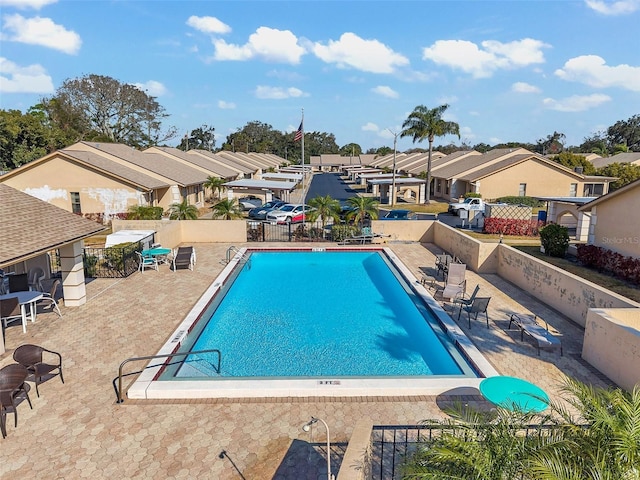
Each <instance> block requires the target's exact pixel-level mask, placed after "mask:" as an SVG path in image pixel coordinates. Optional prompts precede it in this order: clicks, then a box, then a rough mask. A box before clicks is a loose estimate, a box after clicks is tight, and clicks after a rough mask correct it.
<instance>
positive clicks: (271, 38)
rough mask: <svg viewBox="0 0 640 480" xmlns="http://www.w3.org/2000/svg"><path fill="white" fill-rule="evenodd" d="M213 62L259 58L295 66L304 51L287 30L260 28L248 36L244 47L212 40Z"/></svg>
mask: <svg viewBox="0 0 640 480" xmlns="http://www.w3.org/2000/svg"><path fill="white" fill-rule="evenodd" d="M213 46H214V48H215V53H214V56H213V58H214V59H215V60H220V61H223V60H238V61H243V60H250V59H252V58H259V59H262V60H264V61H267V62H279V63H290V64H292V65H297V64H299V63H300V58H301V57H302V55H304V54H305V53H306V52H305V49H304V48H302V47H301V46H300V45H299V44H298V39H297V37H296V36H295V35H294V34H293V33H291V32H290V31H289V30H276V29H273V28H269V27H260V28H258V29H257V30H256V33H252V34H251V35H250V36H249V41H248V42H247V43H245V44H244V45H234V44H231V43H227V42H225V41H224V40H221V39H219V40H214V41H213Z"/></svg>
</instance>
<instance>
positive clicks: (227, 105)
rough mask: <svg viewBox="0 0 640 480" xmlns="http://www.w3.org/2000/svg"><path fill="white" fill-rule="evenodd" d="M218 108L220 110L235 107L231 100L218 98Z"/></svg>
mask: <svg viewBox="0 0 640 480" xmlns="http://www.w3.org/2000/svg"><path fill="white" fill-rule="evenodd" d="M218 108H220V109H221V110H233V109H234V108H236V104H235V103H233V102H225V101H224V100H218Z"/></svg>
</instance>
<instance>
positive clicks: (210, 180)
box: [203, 176, 226, 198]
mask: <svg viewBox="0 0 640 480" xmlns="http://www.w3.org/2000/svg"><path fill="white" fill-rule="evenodd" d="M225 183H226V181H225V180H224V179H223V178H220V177H213V176H209V177H207V181H206V182H204V184H203V186H204V187H205V188H210V189H211V194H212V195H213V196H215V197H216V198H220V193H221V192H222V191H223V190H224V184H225Z"/></svg>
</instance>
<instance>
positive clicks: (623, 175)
mask: <svg viewBox="0 0 640 480" xmlns="http://www.w3.org/2000/svg"><path fill="white" fill-rule="evenodd" d="M597 174H598V175H604V176H605V177H616V178H617V180H616V181H615V182H613V183H610V184H609V191H611V192H613V191H614V190H617V189H619V188H621V187H624V186H625V185H627V184H629V183H631V182H635V181H636V180H637V179H639V178H640V166H638V165H634V164H633V163H617V162H616V163H610V164H609V165H606V166H604V167H602V168H599V169H598V170H597Z"/></svg>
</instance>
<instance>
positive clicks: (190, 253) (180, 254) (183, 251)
mask: <svg viewBox="0 0 640 480" xmlns="http://www.w3.org/2000/svg"><path fill="white" fill-rule="evenodd" d="M195 264H196V251H195V249H194V248H193V247H178V249H177V250H176V251H175V252H174V254H173V271H174V272H175V271H176V270H177V269H178V268H188V269H189V270H193V267H194V265H195Z"/></svg>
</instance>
